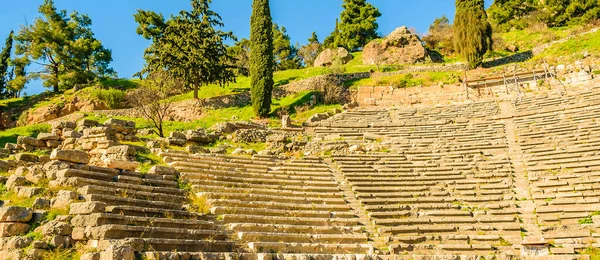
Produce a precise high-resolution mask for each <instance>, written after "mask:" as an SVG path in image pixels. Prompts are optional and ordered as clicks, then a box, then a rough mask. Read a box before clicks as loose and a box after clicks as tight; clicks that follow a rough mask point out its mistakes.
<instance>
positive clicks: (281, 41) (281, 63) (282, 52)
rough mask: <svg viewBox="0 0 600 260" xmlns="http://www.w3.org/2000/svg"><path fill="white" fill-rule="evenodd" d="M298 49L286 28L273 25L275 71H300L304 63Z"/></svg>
mask: <svg viewBox="0 0 600 260" xmlns="http://www.w3.org/2000/svg"><path fill="white" fill-rule="evenodd" d="M297 54H298V47H296V46H294V45H292V43H291V40H290V36H289V35H288V34H287V29H285V27H284V26H279V25H277V24H273V55H275V70H276V71H281V70H289V69H298V68H300V67H302V62H301V60H300V58H299V57H298V55H297Z"/></svg>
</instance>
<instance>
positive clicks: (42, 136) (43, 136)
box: [37, 133, 60, 141]
mask: <svg viewBox="0 0 600 260" xmlns="http://www.w3.org/2000/svg"><path fill="white" fill-rule="evenodd" d="M37 139H38V140H41V141H58V140H60V136H58V135H55V134H52V133H39V134H38V136H37Z"/></svg>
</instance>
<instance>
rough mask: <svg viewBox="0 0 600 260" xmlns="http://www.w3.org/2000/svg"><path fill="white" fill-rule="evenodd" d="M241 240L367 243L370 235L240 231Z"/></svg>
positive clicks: (239, 237)
mask: <svg viewBox="0 0 600 260" xmlns="http://www.w3.org/2000/svg"><path fill="white" fill-rule="evenodd" d="M238 239H239V240H241V241H260V242H286V243H326V244H352V243H365V244H366V243H367V242H368V237H367V236H366V235H364V234H361V235H353V234H294V233H271V232H238Z"/></svg>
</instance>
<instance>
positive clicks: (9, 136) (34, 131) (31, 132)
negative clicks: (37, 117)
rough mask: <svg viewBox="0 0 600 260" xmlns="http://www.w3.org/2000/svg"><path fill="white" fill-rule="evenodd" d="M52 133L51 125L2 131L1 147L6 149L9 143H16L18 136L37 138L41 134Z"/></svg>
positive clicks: (0, 132)
mask: <svg viewBox="0 0 600 260" xmlns="http://www.w3.org/2000/svg"><path fill="white" fill-rule="evenodd" d="M42 132H50V125H49V124H39V125H31V126H22V127H15V128H11V129H8V130H4V131H0V147H2V148H4V145H6V144H7V143H16V142H17V137H18V136H30V137H36V136H37V135H38V134H39V133H42Z"/></svg>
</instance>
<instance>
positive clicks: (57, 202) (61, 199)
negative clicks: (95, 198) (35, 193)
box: [50, 190, 79, 209]
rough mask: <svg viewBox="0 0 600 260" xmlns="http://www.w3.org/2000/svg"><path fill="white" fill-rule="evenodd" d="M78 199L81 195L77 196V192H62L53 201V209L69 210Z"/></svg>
mask: <svg viewBox="0 0 600 260" xmlns="http://www.w3.org/2000/svg"><path fill="white" fill-rule="evenodd" d="M78 197H79V195H77V192H74V191H69V190H60V191H58V193H57V194H56V197H55V198H53V199H52V201H51V203H50V204H51V206H52V208H59V209H64V208H67V207H68V206H69V205H70V204H71V203H72V202H73V201H75V200H76V199H77V198H78Z"/></svg>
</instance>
